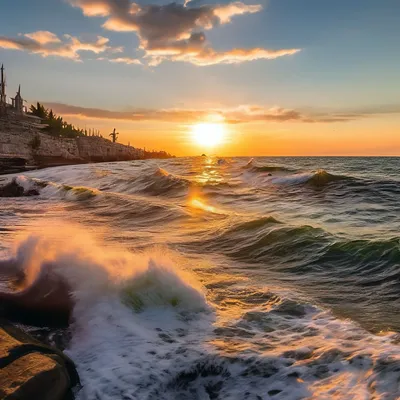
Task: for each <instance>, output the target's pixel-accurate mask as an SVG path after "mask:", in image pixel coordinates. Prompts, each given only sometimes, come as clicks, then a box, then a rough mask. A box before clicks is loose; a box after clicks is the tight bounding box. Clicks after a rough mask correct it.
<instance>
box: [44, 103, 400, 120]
mask: <svg viewBox="0 0 400 400" xmlns="http://www.w3.org/2000/svg"><path fill="white" fill-rule="evenodd" d="M46 107H49V108H52V109H53V110H54V111H55V112H56V113H59V114H61V115H64V116H74V117H76V118H81V119H103V120H121V121H131V122H141V121H162V122H173V123H183V124H188V123H189V124H191V123H196V122H202V121H218V122H224V123H227V124H245V123H252V122H253V123H254V122H258V123H265V122H298V123H318V122H320V123H328V122H348V121H352V120H355V119H358V118H362V117H365V116H366V115H361V114H357V115H355V114H350V113H349V114H347V113H331V114H329V113H324V114H322V113H320V114H316V113H314V114H312V113H309V114H305V113H304V112H301V111H299V110H292V109H286V108H282V107H272V108H267V107H262V106H257V105H241V106H238V107H233V108H208V109H180V108H170V109H133V110H131V111H110V110H102V109H97V108H85V107H78V106H72V105H68V104H60V103H47V104H46ZM398 112H400V109H399V110H398Z"/></svg>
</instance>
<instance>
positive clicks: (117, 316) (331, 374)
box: [12, 218, 400, 400]
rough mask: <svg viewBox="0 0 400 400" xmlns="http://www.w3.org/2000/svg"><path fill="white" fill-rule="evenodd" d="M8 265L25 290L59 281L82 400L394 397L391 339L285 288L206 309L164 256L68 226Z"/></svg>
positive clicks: (247, 291) (23, 249)
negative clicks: (69, 303) (67, 304)
mask: <svg viewBox="0 0 400 400" xmlns="http://www.w3.org/2000/svg"><path fill="white" fill-rule="evenodd" d="M267 226H275V228H276V227H277V224H276V223H275V222H274V221H272V220H268V218H264V219H263V221H259V222H254V221H252V222H250V223H247V224H241V228H240V229H238V230H237V231H242V232H247V234H249V233H250V232H251V231H252V230H253V231H257V230H260V229H263V228H264V229H265V228H266V227H267ZM278 229H280V228H278ZM302 229H303V230H304V231H306V230H307V229H308V231H310V232H313V230H312V229H310V228H302ZM60 232H62V233H60ZM236 233H237V232H236ZM171 256H172V257H173V254H171ZM12 260H14V262H16V263H17V264H18V266H19V268H22V269H23V270H24V271H25V272H26V276H28V275H29V276H30V278H29V279H27V280H28V281H29V282H32V283H33V282H37V277H38V276H40V275H41V274H42V273H43V270H44V265H48V266H49V267H46V269H47V270H48V269H49V268H50V269H51V271H52V273H54V274H55V275H56V276H58V277H59V278H60V279H62V280H63V282H66V283H67V284H68V287H69V295H70V297H71V299H72V300H73V304H74V305H73V311H72V319H71V326H70V335H71V339H70V341H69V342H68V344H67V349H66V351H65V352H66V353H67V355H68V356H70V357H71V358H72V359H73V360H74V362H75V364H76V366H77V370H78V373H79V375H80V379H81V383H82V386H83V387H82V389H81V391H80V392H79V393H77V398H78V399H80V400H86V399H92V398H96V397H98V396H99V395H101V396H103V397H104V396H106V397H107V398H109V399H120V398H132V399H135V398H146V399H149V400H156V399H160V398H163V399H166V400H173V399H182V400H183V399H187V398H238V399H242V398H243V399H244V398H257V396H259V397H260V396H262V395H265V394H267V395H268V396H269V397H274V396H276V397H277V398H278V397H279V398H284V399H286V398H288V399H289V398H292V397H293V393H296V396H299V397H310V398H322V397H329V396H331V395H332V393H335V394H336V395H337V396H338V398H341V399H351V398H354V397H361V396H362V395H364V394H365V393H366V392H368V393H371V395H374V396H375V398H377V399H382V400H383V399H385V398H387V394H388V393H391V394H393V396H394V397H393V398H395V397H398V395H399V393H400V390H399V388H398V382H397V379H398V369H399V361H398V356H399V349H398V345H396V337H395V335H393V334H390V333H386V334H382V335H381V336H374V335H372V334H370V333H368V332H366V331H365V330H363V329H362V328H360V327H359V326H357V325H356V324H354V323H353V322H352V321H349V320H347V321H342V320H339V319H337V318H335V317H334V316H333V315H332V314H331V313H330V312H328V311H324V310H322V309H320V308H318V307H316V306H314V305H312V304H310V303H306V302H301V301H299V300H295V299H292V298H289V297H288V296H287V294H285V293H283V292H275V291H274V292H272V291H269V290H268V289H267V288H264V289H261V288H256V287H248V286H242V287H241V286H240V285H238V284H237V283H235V282H230V283H227V287H226V288H225V289H224V287H223V286H221V287H220V289H219V290H218V291H217V294H218V296H213V298H214V303H213V304H210V303H209V302H208V301H207V299H206V296H205V290H204V289H203V288H202V286H201V285H200V284H199V283H198V282H197V281H196V280H195V279H194V278H193V277H192V275H191V274H189V273H188V272H185V271H184V270H182V269H181V268H179V266H178V265H179V263H176V262H173V261H171V259H168V258H167V257H165V255H164V256H161V255H160V253H159V252H156V251H153V252H151V253H147V254H132V253H129V252H127V251H125V250H120V249H112V248H110V246H106V245H105V244H102V243H98V242H96V241H95V240H94V239H93V238H92V237H90V236H88V235H87V234H86V233H85V232H82V230H79V229H78V230H77V229H75V228H72V227H69V226H65V227H63V229H57V231H56V232H54V231H48V232H44V233H41V234H40V235H38V234H31V235H29V236H28V237H26V238H24V239H23V240H21V241H20V242H19V244H18V245H17V246H16V250H15V252H14V254H13V258H12ZM221 278H222V277H221ZM229 279H231V278H229ZM214 310H217V311H218V312H214ZM232 311H234V312H233V314H232ZM366 349H367V351H366ZM354 382H356V384H355V383H354Z"/></svg>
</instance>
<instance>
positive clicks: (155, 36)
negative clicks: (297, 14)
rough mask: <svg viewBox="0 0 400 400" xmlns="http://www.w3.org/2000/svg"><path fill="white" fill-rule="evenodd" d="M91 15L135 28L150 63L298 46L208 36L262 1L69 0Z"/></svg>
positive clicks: (217, 60)
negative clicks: (156, 0) (230, 45)
mask: <svg viewBox="0 0 400 400" xmlns="http://www.w3.org/2000/svg"><path fill="white" fill-rule="evenodd" d="M69 1H70V3H71V5H72V6H74V7H78V8H80V9H81V10H82V12H83V14H84V15H86V16H88V17H104V18H106V20H105V22H104V24H103V27H104V28H106V29H108V30H112V31H119V32H135V33H136V34H137V35H138V37H139V40H140V49H141V50H143V51H144V53H145V56H144V58H145V59H147V60H148V62H149V64H150V65H157V64H159V63H161V62H163V61H165V60H170V61H183V62H189V63H192V64H195V65H199V66H205V65H213V64H233V63H242V62H245V61H252V60H258V59H274V58H278V57H283V56H287V55H292V54H295V53H297V52H299V51H300V49H275V50H274V49H266V48H250V49H243V48H234V49H230V50H226V51H217V50H215V49H214V48H213V47H212V46H211V44H210V43H209V42H208V41H207V39H206V35H205V31H207V30H210V29H213V28H215V27H217V26H220V25H224V24H228V23H230V22H232V19H233V18H234V17H236V16H240V15H245V14H254V13H257V12H259V11H261V9H262V6H261V5H259V4H254V5H248V4H244V3H242V2H240V1H236V2H231V3H228V4H213V5H210V4H208V5H199V6H192V5H191V2H188V1H186V2H185V4H178V3H170V4H167V5H139V4H136V3H132V2H131V1H130V0H69Z"/></svg>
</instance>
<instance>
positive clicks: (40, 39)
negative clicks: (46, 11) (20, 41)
mask: <svg viewBox="0 0 400 400" xmlns="http://www.w3.org/2000/svg"><path fill="white" fill-rule="evenodd" d="M24 36H25V37H27V38H28V39H31V40H33V41H35V42H37V43H40V44H43V45H46V44H49V43H61V40H60V39H59V38H58V36H57V35H55V34H54V33H51V32H49V31H37V32H32V33H26V34H25V35H24Z"/></svg>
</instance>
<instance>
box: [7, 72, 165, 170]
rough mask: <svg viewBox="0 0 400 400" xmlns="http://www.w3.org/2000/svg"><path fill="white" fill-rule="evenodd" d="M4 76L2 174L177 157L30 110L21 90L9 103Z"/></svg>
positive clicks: (39, 107) (49, 113)
mask: <svg viewBox="0 0 400 400" xmlns="http://www.w3.org/2000/svg"><path fill="white" fill-rule="evenodd" d="M0 72H1V76H0V174H5V173H14V172H20V171H24V170H26V169H33V168H43V167H50V166H60V165H68V164H79V163H90V162H111V161H128V160H143V159H150V158H171V157H173V156H172V155H171V154H169V153H167V152H166V151H155V150H152V151H149V150H146V149H145V148H144V149H141V148H136V147H133V146H130V145H124V144H121V143H117V140H118V136H119V133H118V132H117V131H116V129H114V130H113V132H111V133H109V134H107V137H106V138H105V137H103V136H102V134H101V132H100V130H98V129H95V128H89V129H87V128H85V129H81V128H79V127H75V126H74V125H72V124H69V123H68V122H67V121H65V120H64V119H63V117H62V116H59V115H56V114H55V113H54V112H53V110H51V109H50V110H49V109H46V108H45V106H44V105H43V104H40V103H37V104H36V105H31V106H30V107H29V109H28V108H27V107H26V105H25V103H26V101H25V100H24V99H23V97H22V94H21V86H19V87H18V91H17V93H16V95H15V97H13V98H10V100H11V102H9V101H8V98H7V94H6V79H5V69H4V66H3V65H2V66H1V70H0ZM108 138H110V139H111V140H110V139H108Z"/></svg>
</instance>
